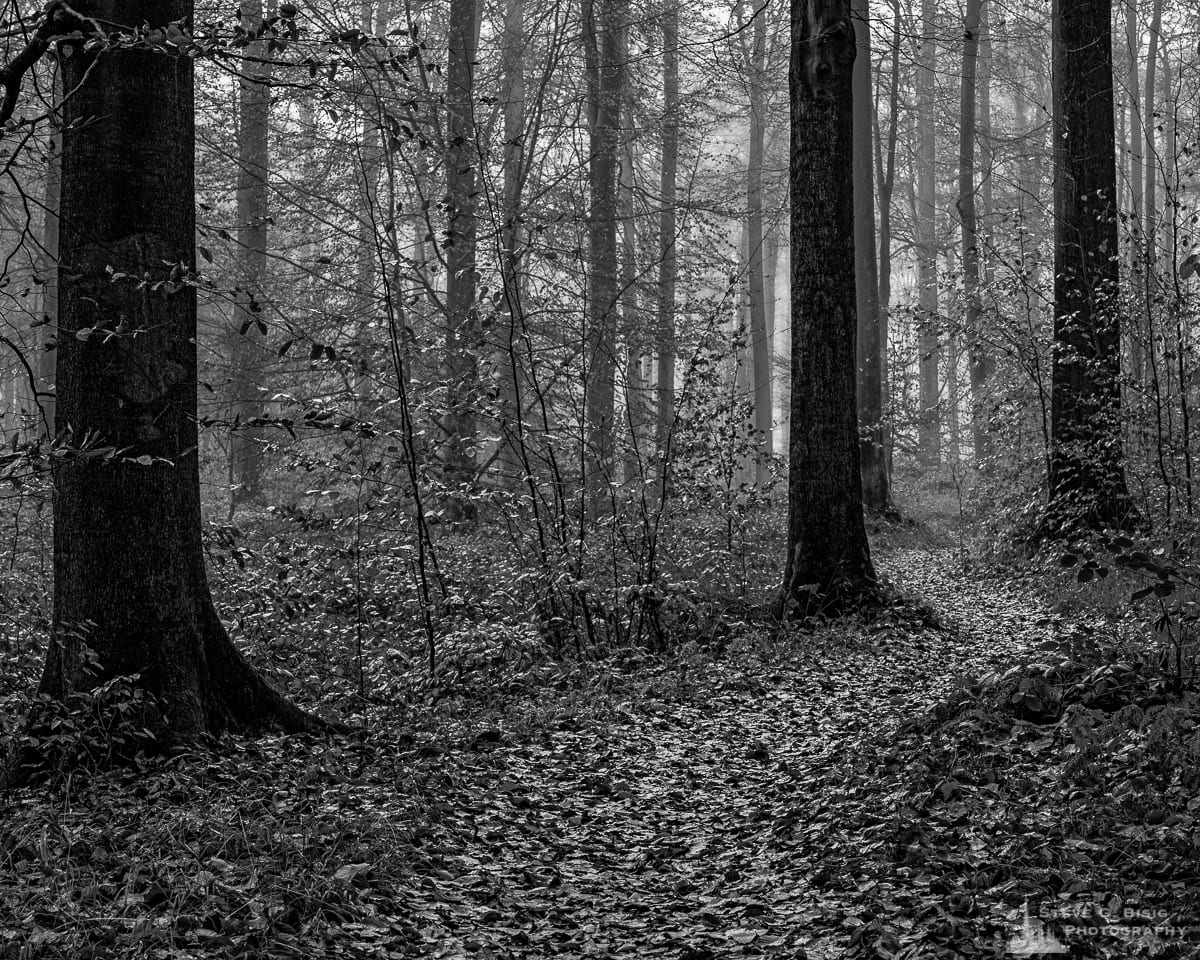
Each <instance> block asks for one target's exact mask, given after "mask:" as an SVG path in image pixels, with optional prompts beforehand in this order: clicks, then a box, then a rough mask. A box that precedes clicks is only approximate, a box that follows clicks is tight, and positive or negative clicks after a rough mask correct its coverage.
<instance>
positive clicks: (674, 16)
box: [655, 0, 680, 490]
mask: <svg viewBox="0 0 1200 960" xmlns="http://www.w3.org/2000/svg"><path fill="white" fill-rule="evenodd" d="M661 15H662V43H663V122H662V171H661V175H660V178H659V207H660V213H659V225H658V264H659V266H658V324H657V330H656V331H655V333H656V340H657V341H658V356H657V369H656V373H657V377H656V382H655V395H656V396H655V408H656V409H655V439H656V445H657V447H658V454H659V457H660V458H661V469H662V480H663V485H664V490H665V486H666V480H667V470H668V468H669V464H668V462H667V453H668V451H667V447H668V446H669V442H670V437H671V425H672V422H673V421H674V417H675V292H676V291H675V286H676V282H677V280H678V274H679V269H678V250H677V246H676V244H677V237H676V226H677V224H676V202H677V198H676V195H675V192H676V185H677V181H678V176H679V126H680V116H679V103H680V101H679V5H678V3H676V2H675V0H665V2H664V3H663V5H662V11H661Z"/></svg>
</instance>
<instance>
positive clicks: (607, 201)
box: [583, 0, 625, 514]
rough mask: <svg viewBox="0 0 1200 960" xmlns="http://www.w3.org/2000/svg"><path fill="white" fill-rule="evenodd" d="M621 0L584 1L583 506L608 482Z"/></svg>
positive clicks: (592, 507)
mask: <svg viewBox="0 0 1200 960" xmlns="http://www.w3.org/2000/svg"><path fill="white" fill-rule="evenodd" d="M624 7H625V2H624V0H585V2H584V27H583V31H584V33H583V40H584V46H585V54H586V60H587V74H588V100H589V112H590V115H589V124H588V127H589V134H590V147H589V153H590V158H589V162H588V185H589V187H590V189H591V207H590V210H589V212H588V259H589V263H588V268H589V271H590V273H589V277H588V297H587V331H586V335H585V345H586V357H585V359H586V363H587V372H586V376H585V378H584V394H585V417H586V421H587V423H586V432H587V435H586V443H585V447H586V449H585V456H584V464H583V469H584V474H585V480H584V482H585V488H586V491H587V500H588V509H589V511H590V512H591V513H593V514H597V513H599V512H600V510H601V506H602V502H603V499H604V494H605V490H606V489H607V487H608V485H609V483H610V482H611V481H612V479H613V476H612V473H613V466H614V462H613V461H614V457H613V454H614V450H613V402H614V393H615V385H614V379H615V377H616V370H617V357H616V349H615V340H616V319H617V301H618V286H617V158H618V146H619V143H618V141H619V137H620V130H621V91H622V87H623V82H622V78H621V74H622V65H621V33H622V30H621V28H622V20H623V17H622V12H623V10H624Z"/></svg>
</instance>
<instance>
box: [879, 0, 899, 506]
mask: <svg viewBox="0 0 1200 960" xmlns="http://www.w3.org/2000/svg"><path fill="white" fill-rule="evenodd" d="M901 37H902V31H901V20H900V3H899V0H893V11H892V49H891V60H892V62H891V79H890V87H889V92H888V135H887V147H886V150H885V149H884V147H883V143H882V137H879V136H877V137H876V150H877V152H878V154H879V156H878V167H879V170H878V173H879V310H880V316H879V357H880V361H881V363H880V367H881V370H880V377H881V381H882V383H881V390H882V393H883V407H884V412H885V416H886V419H887V420H889V421H890V420H891V419H892V418H891V415H890V404H891V383H890V373H889V370H888V335H889V330H888V325H889V321H890V317H891V309H892V197H893V196H894V193H895V187H896V147H897V144H898V141H899V138H900V43H901ZM894 433H895V426H894V425H892V426H890V427H889V429H887V430H885V432H884V466H885V468H886V470H887V472H888V487H889V490H888V494H889V499H890V495H891V489H890V487H891V476H892V451H893V438H894Z"/></svg>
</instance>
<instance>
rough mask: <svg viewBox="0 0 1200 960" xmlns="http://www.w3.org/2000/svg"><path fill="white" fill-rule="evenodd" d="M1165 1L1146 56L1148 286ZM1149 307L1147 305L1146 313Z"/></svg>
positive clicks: (1153, 250)
mask: <svg viewBox="0 0 1200 960" xmlns="http://www.w3.org/2000/svg"><path fill="white" fill-rule="evenodd" d="M1162 17H1163V0H1154V6H1153V8H1152V9H1151V13H1150V49H1149V51H1148V52H1147V54H1146V85H1145V87H1144V88H1143V92H1144V94H1145V97H1146V106H1145V109H1144V110H1143V111H1142V128H1143V131H1144V136H1145V138H1146V141H1145V150H1144V151H1143V153H1142V157H1143V162H1144V163H1145V177H1146V201H1145V203H1144V204H1143V206H1142V216H1143V217H1144V218H1145V227H1146V263H1145V267H1144V269H1145V270H1146V277H1147V283H1148V282H1149V276H1150V273H1151V272H1152V271H1153V269H1154V262H1155V260H1157V259H1158V240H1157V235H1158V167H1159V164H1158V146H1157V144H1156V143H1155V134H1156V133H1157V131H1158V121H1157V120H1156V118H1155V116H1154V111H1155V96H1156V94H1157V90H1156V88H1155V83H1156V81H1157V80H1158V51H1159V45H1160V39H1161V34H1162ZM1148 309H1149V305H1148V304H1147V310H1148Z"/></svg>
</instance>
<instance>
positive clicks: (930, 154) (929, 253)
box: [916, 0, 941, 466]
mask: <svg viewBox="0 0 1200 960" xmlns="http://www.w3.org/2000/svg"><path fill="white" fill-rule="evenodd" d="M935 13H936V10H935V6H934V2H933V0H922V3H921V31H922V38H921V55H920V63H919V64H918V66H917V127H918V134H917V136H918V145H917V229H916V235H917V283H918V285H919V287H920V290H919V292H918V300H917V306H918V320H917V324H918V335H917V340H918V350H919V352H920V360H919V369H920V381H921V396H920V423H919V424H918V449H919V453H920V457H921V461H922V462H923V463H924V464H926V465H927V466H933V465H936V464H937V463H938V462H939V460H940V458H941V450H940V446H941V425H940V421H941V417H940V413H939V409H938V394H939V390H938V368H939V366H940V362H939V361H940V356H939V353H940V350H939V347H938V326H939V323H938V271H937V235H936V226H935V224H936V217H937V209H936V207H937V193H936V187H937V182H936V180H935V177H934V163H935V162H936V160H937V154H936V150H935V147H936V143H935V141H934V118H935V111H934V103H933V97H934V63H933V61H934V58H935V56H936V54H937V51H936V39H935V38H936V36H937V34H936V29H937V28H936V25H935V23H934V18H935Z"/></svg>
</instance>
